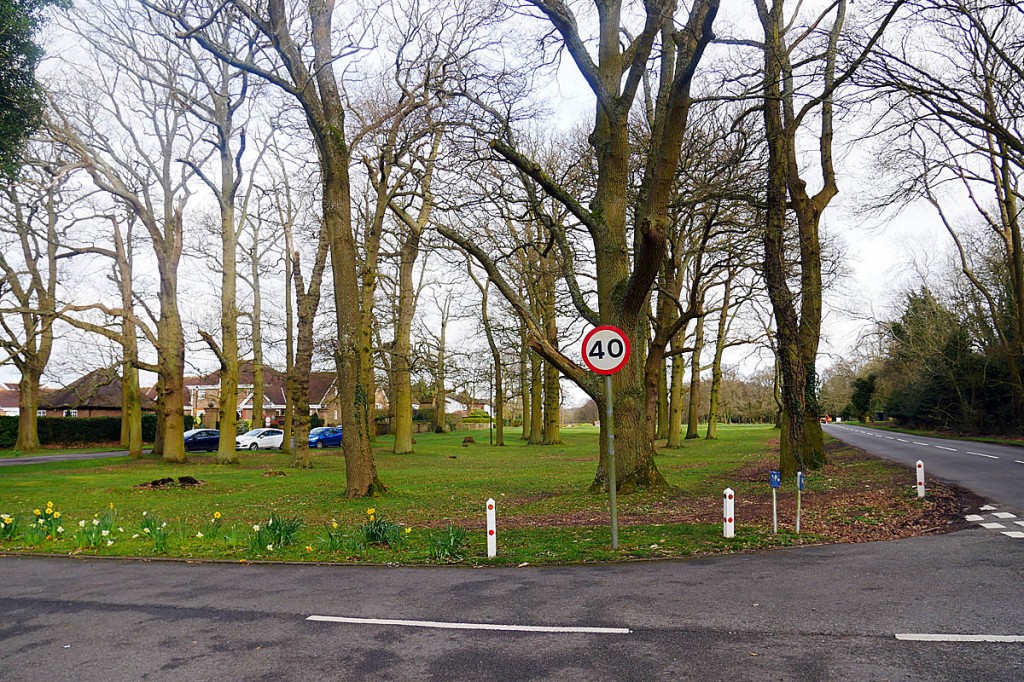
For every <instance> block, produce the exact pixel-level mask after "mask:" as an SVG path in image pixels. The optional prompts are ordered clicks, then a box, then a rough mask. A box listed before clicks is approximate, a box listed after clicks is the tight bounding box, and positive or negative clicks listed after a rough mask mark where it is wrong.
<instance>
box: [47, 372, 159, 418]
mask: <svg viewBox="0 0 1024 682" xmlns="http://www.w3.org/2000/svg"><path fill="white" fill-rule="evenodd" d="M141 403H142V411H143V412H152V411H153V410H154V409H156V404H155V403H154V401H153V399H152V398H150V397H149V396H148V395H146V394H145V393H143V395H142V398H141ZM39 416H40V417H120V416H121V376H120V375H119V374H118V372H117V368H116V367H104V368H102V369H96V370H93V371H92V372H89V373H88V374H86V375H85V376H83V377H81V378H80V379H78V380H77V381H74V382H72V383H70V384H68V385H67V386H65V387H64V388H59V389H57V390H54V391H47V392H44V393H43V395H42V397H40V399H39Z"/></svg>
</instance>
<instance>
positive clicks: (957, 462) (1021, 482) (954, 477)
mask: <svg viewBox="0 0 1024 682" xmlns="http://www.w3.org/2000/svg"><path fill="white" fill-rule="evenodd" d="M825 431H826V433H828V434H829V435H830V436H833V437H835V438H838V439H839V440H841V441H843V442H845V443H849V444H850V445H853V446H856V447H858V448H861V449H862V450H866V451H867V452H870V453H871V454H873V455H877V456H878V457H882V458H884V459H888V460H891V461H894V462H899V463H900V464H906V465H908V466H911V467H913V466H914V464H915V463H916V462H917V460H921V461H922V462H924V470H925V476H926V478H927V477H931V476H935V477H938V478H941V479H943V480H945V481H949V482H950V483H956V484H957V485H960V486H962V487H964V488H967V489H968V490H971V491H973V492H975V493H977V494H978V495H981V496H982V497H986V498H988V499H990V500H992V501H993V502H998V503H1000V504H1001V505H1003V506H1006V507H1012V508H1013V509H1014V510H1015V511H1018V512H1024V448H1021V447H1016V446H1013V445H992V444H989V443H978V442H975V441H966V440H949V439H946V438H927V437H923V436H912V435H909V434H905V433H897V432H895V431H887V430H881V429H870V428H867V427H864V426H853V425H847V424H829V425H827V426H825Z"/></svg>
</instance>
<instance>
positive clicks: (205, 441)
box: [185, 429, 220, 452]
mask: <svg viewBox="0 0 1024 682" xmlns="http://www.w3.org/2000/svg"><path fill="white" fill-rule="evenodd" d="M219 445H220V431H218V430H217V429H190V430H188V431H186V432H185V452H197V451H199V450H210V451H213V450H216V449H217V447H218V446H219Z"/></svg>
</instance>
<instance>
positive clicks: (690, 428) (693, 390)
mask: <svg viewBox="0 0 1024 682" xmlns="http://www.w3.org/2000/svg"><path fill="white" fill-rule="evenodd" d="M702 350H704V318H703V317H698V318H697V329H696V331H695V332H694V334H693V354H692V355H691V356H690V405H689V411H688V413H687V418H686V440H690V439H693V438H700V433H698V432H697V426H698V424H699V420H700V354H701V351H702Z"/></svg>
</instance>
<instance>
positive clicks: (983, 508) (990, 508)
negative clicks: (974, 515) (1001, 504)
mask: <svg viewBox="0 0 1024 682" xmlns="http://www.w3.org/2000/svg"><path fill="white" fill-rule="evenodd" d="M978 509H980V510H981V511H995V510H996V508H995V507H993V506H992V505H991V504H986V505H985V506H984V507H978Z"/></svg>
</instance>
